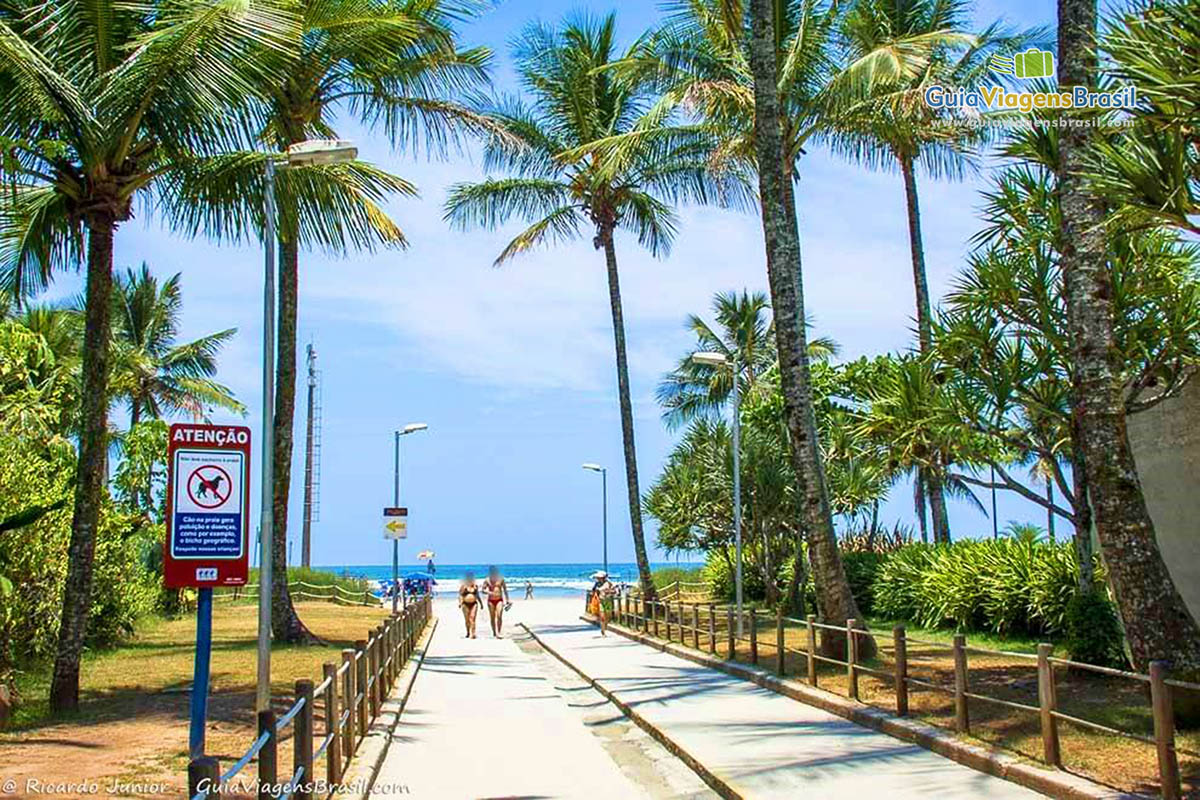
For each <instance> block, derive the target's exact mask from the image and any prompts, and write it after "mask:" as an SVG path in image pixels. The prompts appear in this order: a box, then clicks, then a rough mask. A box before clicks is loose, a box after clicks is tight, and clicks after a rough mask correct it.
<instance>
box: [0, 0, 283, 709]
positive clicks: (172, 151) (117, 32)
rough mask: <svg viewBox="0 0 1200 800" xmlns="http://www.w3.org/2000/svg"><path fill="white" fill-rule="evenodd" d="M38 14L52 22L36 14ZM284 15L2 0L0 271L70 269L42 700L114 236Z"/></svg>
mask: <svg viewBox="0 0 1200 800" xmlns="http://www.w3.org/2000/svg"><path fill="white" fill-rule="evenodd" d="M50 20H53V24H49V21H50ZM293 23H294V20H293V18H292V17H291V16H290V15H289V14H287V13H286V12H284V11H282V10H281V9H280V7H279V6H276V5H272V4H268V3H262V2H258V1H257V0H237V2H232V1H222V0H218V2H213V3H195V2H190V1H189V0H159V2H155V3H153V4H152V6H151V7H148V6H147V5H146V4H129V3H117V2H112V1H111V0H97V2H95V3H88V4H86V5H79V4H73V3H62V2H57V1H56V0H45V1H43V0H34V1H30V0H15V2H12V3H9V4H8V5H7V6H6V7H5V11H4V14H3V15H2V16H0V103H2V104H3V107H4V109H5V113H4V116H3V119H2V120H0V139H3V141H4V143H5V148H6V150H7V152H8V157H7V158H6V160H5V164H4V167H5V173H6V174H5V177H6V178H7V179H8V181H9V183H10V186H9V187H8V188H7V190H6V191H5V192H4V199H3V201H2V202H3V207H2V209H0V213H2V215H3V247H2V248H0V272H2V273H3V276H4V278H5V282H6V283H7V284H8V285H9V287H10V288H15V289H17V290H18V291H17V292H16V293H17V294H23V293H25V292H27V291H28V290H29V289H31V288H34V287H36V286H37V285H38V284H39V283H43V282H45V281H46V280H48V279H49V277H50V275H51V273H52V272H54V271H56V270H59V269H63V268H69V267H74V266H76V265H77V264H81V263H85V264H86V268H87V281H86V283H87V287H86V303H85V322H84V342H83V371H82V374H83V380H82V392H81V413H80V435H79V467H78V481H77V485H76V490H75V500H74V511H73V516H72V526H71V527H72V533H71V542H70V547H69V553H68V558H69V567H68V573H67V579H66V584H65V592H64V596H63V612H62V624H61V627H60V635H59V644H58V652H57V656H56V659H55V666H54V677H53V680H52V684H51V689H50V706H51V708H52V709H53V710H55V711H63V710H71V709H75V708H77V707H78V700H79V663H80V654H81V651H82V647H83V633H84V628H85V626H86V624H87V613H88V607H89V597H90V594H91V584H92V560H93V553H94V548H95V535H96V527H97V522H98V515H99V506H100V501H101V496H102V493H103V483H104V478H105V476H104V472H103V469H102V466H103V463H104V456H105V450H106V447H107V424H106V423H107V411H108V405H109V393H108V376H109V373H110V369H109V358H110V343H111V337H110V332H109V328H110V314H111V308H112V264H113V247H114V235H115V233H116V231H117V229H118V228H119V227H120V226H121V224H122V223H124V222H125V221H126V220H128V219H129V218H130V216H131V215H132V213H133V207H134V202H135V200H137V199H139V198H146V199H150V198H151V197H152V196H153V193H154V192H155V190H156V189H157V188H158V187H159V186H160V184H161V182H162V181H163V180H164V179H166V178H168V177H169V176H170V174H171V172H172V171H173V170H174V169H175V168H176V167H177V166H178V165H179V164H181V163H184V162H186V161H188V160H190V159H193V158H196V157H202V156H204V155H206V154H210V153H214V152H217V151H220V150H222V149H226V148H228V147H231V146H234V145H235V144H237V143H239V142H240V141H241V140H240V139H239V132H240V130H241V127H240V125H239V123H240V122H241V121H242V120H243V117H242V115H241V114H239V113H238V112H237V107H238V106H239V105H240V104H241V103H242V102H243V101H244V100H245V99H246V98H247V96H249V95H250V94H252V93H253V87H254V85H255V82H256V80H260V79H261V78H263V77H265V76H266V75H267V74H269V73H270V72H271V71H272V70H275V69H277V68H278V67H279V65H280V63H282V61H283V60H284V57H285V56H286V53H287V49H288V46H289V42H290V41H291V40H293V39H294V36H295V33H296V31H295V27H294V24H293Z"/></svg>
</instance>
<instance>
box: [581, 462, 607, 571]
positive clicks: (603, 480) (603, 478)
mask: <svg viewBox="0 0 1200 800" xmlns="http://www.w3.org/2000/svg"><path fill="white" fill-rule="evenodd" d="M583 468H584V469H586V470H591V471H592V472H599V473H600V492H601V495H602V497H603V501H604V502H603V503H602V504H601V507H602V508H603V509H604V510H603V512H602V514H603V520H604V522H603V531H604V571H605V572H608V470H607V469H605V468H604V467H602V466H600V465H599V464H584V465H583Z"/></svg>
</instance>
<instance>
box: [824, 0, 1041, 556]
mask: <svg viewBox="0 0 1200 800" xmlns="http://www.w3.org/2000/svg"><path fill="white" fill-rule="evenodd" d="M971 5H972V4H971V1H970V0H856V2H854V3H853V5H852V6H851V7H850V10H849V11H848V12H847V13H846V15H845V16H844V17H843V18H842V22H841V25H840V33H841V38H842V44H843V47H844V48H845V49H846V51H847V54H848V58H849V59H850V60H851V61H852V62H865V61H870V60H873V59H878V58H879V57H880V54H887V55H888V56H889V57H890V58H892V59H893V60H894V61H895V62H896V63H895V64H894V65H893V67H892V70H891V73H892V76H893V77H891V78H883V79H880V80H876V81H875V82H874V83H873V85H872V87H871V96H870V97H868V98H867V99H865V100H859V101H857V102H853V103H852V104H851V106H850V108H848V109H843V110H842V112H841V113H839V114H836V115H833V117H832V119H833V120H834V124H833V126H832V128H831V129H830V130H828V131H827V132H826V135H825V136H824V138H825V139H826V140H827V141H828V142H829V143H830V144H831V146H832V147H833V149H834V150H835V151H836V152H840V153H841V154H842V155H844V156H846V157H847V158H849V159H851V160H852V161H855V162H857V163H860V164H865V165H866V166H868V167H871V168H873V169H890V168H898V169H899V170H900V174H901V176H902V177H903V179H904V200H905V209H906V211H907V213H908V240H909V253H910V256H911V259H912V275H913V289H914V294H915V298H916V312H917V313H916V320H917V339H918V343H919V349H920V351H921V353H928V352H929V351H930V348H931V347H932V343H933V312H932V302H931V300H930V296H929V280H928V277H927V272H926V266H925V245H924V242H923V238H922V235H921V212H920V203H919V199H918V193H917V167H918V166H920V167H921V168H922V169H923V170H924V172H925V173H926V174H927V175H930V176H932V177H934V178H949V179H960V178H961V177H962V176H963V175H964V174H965V173H966V172H967V171H968V170H970V169H973V168H974V166H975V164H974V155H975V154H974V151H973V148H974V147H975V146H976V145H977V144H978V143H979V142H981V141H982V140H983V136H982V134H983V133H984V132H986V130H987V129H986V128H985V127H982V126H979V125H971V124H968V121H967V120H966V119H965V118H964V117H963V115H961V114H959V113H957V112H956V111H949V110H940V109H938V110H935V109H933V108H931V107H930V106H929V105H928V104H927V103H925V100H924V96H925V91H926V89H927V88H928V87H930V86H935V85H941V86H954V87H963V88H966V89H974V88H976V87H977V86H979V85H980V84H981V83H982V82H983V79H984V78H990V79H991V82H995V80H996V79H997V77H998V76H997V75H995V74H994V73H992V72H991V71H990V69H989V68H988V64H989V59H990V58H991V57H992V55H993V54H995V53H997V52H1014V51H1016V50H1019V49H1020V48H1022V47H1025V46H1027V45H1029V44H1031V43H1035V42H1036V43H1039V44H1040V43H1041V40H1042V39H1043V38H1044V36H1045V33H1044V32H1043V31H1041V30H1032V31H1027V32H1022V33H1017V34H1011V33H1008V32H1006V31H1005V30H1004V29H1003V28H1002V27H1001V26H1000V24H999V23H993V24H992V25H990V26H988V27H987V28H985V29H983V30H982V31H980V32H978V33H973V32H971V31H970V28H969V26H970V24H971V20H970V17H971ZM934 455H935V457H934V458H932V459H931V463H930V466H929V467H928V468H924V469H922V470H921V471H920V476H919V480H918V483H919V484H923V485H924V487H925V492H924V494H925V495H927V496H928V500H929V509H930V512H931V516H932V522H933V537H934V541H937V542H947V541H949V540H950V521H949V515H948V513H947V510H946V498H945V490H944V488H943V484H944V482H945V471H946V470H945V466H946V465H945V464H944V463H942V462H943V461H944V458H941V457H938V456H937V454H934ZM922 503H923V501H922ZM920 516H921V524H922V526H924V524H925V519H924V516H925V515H924V512H921V514H920Z"/></svg>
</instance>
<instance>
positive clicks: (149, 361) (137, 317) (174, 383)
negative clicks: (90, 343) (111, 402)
mask: <svg viewBox="0 0 1200 800" xmlns="http://www.w3.org/2000/svg"><path fill="white" fill-rule="evenodd" d="M179 280H180V274H179V273H176V274H175V275H173V276H172V277H170V278H168V279H167V280H166V281H164V282H163V283H162V284H161V285H160V284H159V282H158V279H157V278H155V277H154V276H153V275H151V274H150V268H149V267H148V266H147V265H146V264H145V263H143V264H142V266H141V268H140V269H138V270H133V269H129V270H127V271H126V272H125V274H124V275H118V276H117V277H116V285H115V287H114V288H115V290H116V292H115V294H114V298H113V317H114V320H113V322H114V324H113V340H114V341H113V356H114V363H113V375H112V378H111V381H112V384H113V392H112V394H113V396H115V397H124V398H125V400H126V402H127V403H128V404H129V427H130V428H131V429H132V428H133V427H134V426H135V425H137V424H138V422H139V421H140V420H141V418H142V416H143V415H146V416H149V417H152V418H154V419H157V418H159V417H162V416H163V415H164V413H165V414H175V413H179V412H184V413H186V414H189V415H190V416H191V417H192V418H194V419H204V420H206V419H208V415H209V413H211V411H212V409H213V408H224V409H226V410H228V411H233V412H235V413H238V414H242V413H245V410H246V408H245V406H243V405H242V404H241V403H239V402H238V401H237V398H235V397H234V396H233V393H232V392H230V390H229V389H227V388H226V387H224V386H222V385H221V384H219V383H217V382H216V381H214V380H213V379H212V377H213V375H215V374H216V372H217V362H216V357H217V354H218V353H219V352H220V351H221V348H222V347H224V346H225V343H226V342H228V341H229V340H230V339H232V338H233V336H234V334H236V333H237V329H236V328H228V329H226V330H223V331H218V332H217V333H210V334H208V335H207V336H202V337H200V338H199V339H196V340H194V341H191V342H187V343H184V344H176V341H175V338H176V336H177V335H178V333H179V317H180V313H181V311H182V305H183V297H182V294H181V292H180V287H179Z"/></svg>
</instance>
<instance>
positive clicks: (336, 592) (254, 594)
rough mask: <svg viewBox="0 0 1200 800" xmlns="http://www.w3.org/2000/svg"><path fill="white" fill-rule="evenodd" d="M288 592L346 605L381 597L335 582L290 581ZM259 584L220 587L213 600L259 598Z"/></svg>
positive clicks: (372, 602) (367, 603) (364, 603)
mask: <svg viewBox="0 0 1200 800" xmlns="http://www.w3.org/2000/svg"><path fill="white" fill-rule="evenodd" d="M288 592H289V593H290V594H291V596H292V598H293V599H299V600H325V601H328V602H330V603H338V604H341V605H345V606H378V605H379V603H380V600H379V597H378V596H376V595H374V594H372V593H371V590H370V589H363V590H362V591H351V590H350V589H346V588H344V587H342V586H338V585H337V584H334V583H325V584H317V583H307V582H306V581H289V582H288ZM257 599H258V584H255V583H251V584H247V585H246V586H238V587H235V588H229V589H218V590H217V592H216V594H215V596H214V597H213V600H216V601H222V600H225V601H235V600H257Z"/></svg>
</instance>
